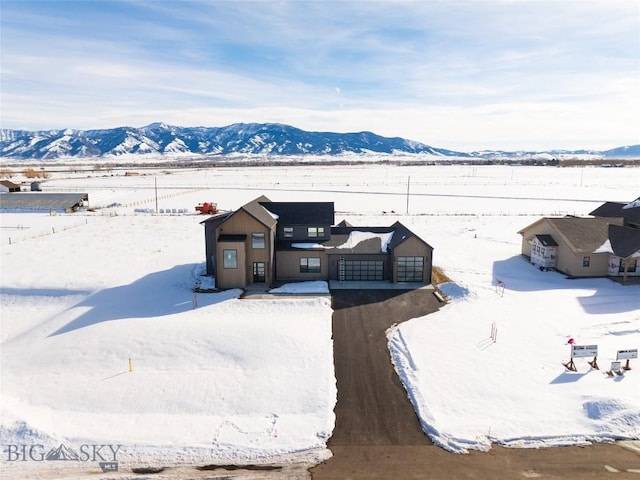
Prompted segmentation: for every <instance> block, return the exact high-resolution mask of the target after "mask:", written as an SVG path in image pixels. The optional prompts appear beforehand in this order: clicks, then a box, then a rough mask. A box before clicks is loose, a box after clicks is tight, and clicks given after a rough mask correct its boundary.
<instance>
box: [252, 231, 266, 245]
mask: <svg viewBox="0 0 640 480" xmlns="http://www.w3.org/2000/svg"><path fill="white" fill-rule="evenodd" d="M251 248H264V233H252V234H251Z"/></svg>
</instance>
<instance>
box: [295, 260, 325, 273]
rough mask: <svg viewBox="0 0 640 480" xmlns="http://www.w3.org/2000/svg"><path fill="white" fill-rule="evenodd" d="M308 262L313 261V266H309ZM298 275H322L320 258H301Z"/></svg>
mask: <svg viewBox="0 0 640 480" xmlns="http://www.w3.org/2000/svg"><path fill="white" fill-rule="evenodd" d="M310 260H313V265H310ZM316 263H317V266H316ZM300 273H322V262H321V261H320V257H301V258H300Z"/></svg>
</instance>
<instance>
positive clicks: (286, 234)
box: [283, 227, 293, 238]
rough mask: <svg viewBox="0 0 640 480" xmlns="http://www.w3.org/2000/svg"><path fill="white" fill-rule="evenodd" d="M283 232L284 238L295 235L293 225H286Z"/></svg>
mask: <svg viewBox="0 0 640 480" xmlns="http://www.w3.org/2000/svg"><path fill="white" fill-rule="evenodd" d="M283 233H284V238H291V237H293V227H284V229H283Z"/></svg>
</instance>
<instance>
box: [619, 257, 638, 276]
mask: <svg viewBox="0 0 640 480" xmlns="http://www.w3.org/2000/svg"><path fill="white" fill-rule="evenodd" d="M637 267H638V260H636V259H635V258H634V259H633V261H631V263H629V264H628V266H627V273H634V272H635V271H636V268H637ZM618 273H624V262H623V261H622V259H620V266H619V267H618Z"/></svg>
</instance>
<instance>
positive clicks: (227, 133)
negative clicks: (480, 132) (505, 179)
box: [0, 123, 468, 160]
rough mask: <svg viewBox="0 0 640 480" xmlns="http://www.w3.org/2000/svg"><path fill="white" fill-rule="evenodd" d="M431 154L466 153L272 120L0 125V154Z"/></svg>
mask: <svg viewBox="0 0 640 480" xmlns="http://www.w3.org/2000/svg"><path fill="white" fill-rule="evenodd" d="M346 152H355V153H366V152H373V153H394V152H402V153H431V154H433V155H442V156H468V154H466V153H461V152H453V151H451V150H446V149H440V148H433V147H430V146H429V145H424V144H422V143H418V142H413V141H411V140H406V139H403V138H397V137H396V138H387V137H382V136H380V135H376V134H374V133H371V132H360V133H332V132H308V131H304V130H300V129H298V128H294V127H291V126H288V125H282V124H275V123H265V124H257V123H247V124H245V123H238V124H233V125H229V126H226V127H219V128H218V127H175V126H171V125H166V124H164V123H152V124H151V125H147V126H145V127H142V128H133V127H118V128H113V129H108V130H84V131H83V130H68V129H67V130H47V131H37V132H30V131H24V130H2V131H1V132H0V157H5V158H16V159H42V160H46V159H54V158H60V157H101V156H107V155H114V156H117V155H122V154H145V153H153V154H169V153H183V154H208V155H210V154H231V153H245V154H271V155H305V154H314V155H317V154H325V155H333V154H340V153H346Z"/></svg>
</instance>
